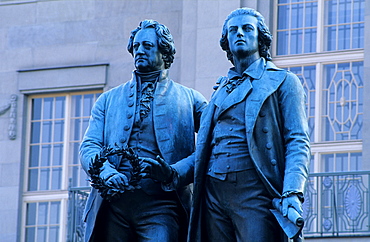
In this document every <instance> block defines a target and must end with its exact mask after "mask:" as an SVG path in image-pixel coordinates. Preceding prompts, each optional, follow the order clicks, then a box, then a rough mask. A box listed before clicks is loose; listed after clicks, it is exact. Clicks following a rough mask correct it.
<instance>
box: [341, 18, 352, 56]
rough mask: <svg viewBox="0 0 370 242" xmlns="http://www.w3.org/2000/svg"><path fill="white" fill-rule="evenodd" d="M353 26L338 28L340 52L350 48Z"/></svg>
mask: <svg viewBox="0 0 370 242" xmlns="http://www.w3.org/2000/svg"><path fill="white" fill-rule="evenodd" d="M350 38H351V26H350V25H348V24H347V25H340V26H339V28H338V50H345V49H349V48H350Z"/></svg>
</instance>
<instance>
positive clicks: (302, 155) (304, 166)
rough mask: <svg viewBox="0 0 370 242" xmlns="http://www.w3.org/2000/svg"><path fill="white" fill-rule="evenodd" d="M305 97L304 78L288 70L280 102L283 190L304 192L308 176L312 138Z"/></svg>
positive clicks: (280, 93)
mask: <svg viewBox="0 0 370 242" xmlns="http://www.w3.org/2000/svg"><path fill="white" fill-rule="evenodd" d="M305 98H306V96H305V93H304V90H303V87H302V85H301V83H300V80H299V79H298V77H297V76H295V75H294V74H292V73H290V72H288V74H287V77H286V80H285V81H284V82H283V83H282V85H281V87H280V88H279V106H280V111H281V114H282V118H283V129H284V130H283V136H284V137H283V138H284V145H285V172H284V184H283V193H285V192H297V193H303V190H304V186H305V183H306V180H307V177H308V165H309V160H310V141H309V133H308V122H307V117H306V113H305Z"/></svg>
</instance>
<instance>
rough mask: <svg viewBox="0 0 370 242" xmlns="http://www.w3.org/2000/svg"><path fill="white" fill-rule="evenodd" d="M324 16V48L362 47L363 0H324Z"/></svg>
mask: <svg viewBox="0 0 370 242" xmlns="http://www.w3.org/2000/svg"><path fill="white" fill-rule="evenodd" d="M324 16H325V20H324V21H325V23H324V32H325V40H326V41H325V50H327V51H333V50H347V49H356V48H363V47H364V17H365V1H364V0H326V1H325V5H324Z"/></svg>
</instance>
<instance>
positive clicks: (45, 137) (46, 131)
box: [42, 121, 52, 142]
mask: <svg viewBox="0 0 370 242" xmlns="http://www.w3.org/2000/svg"><path fill="white" fill-rule="evenodd" d="M51 128H52V122H51V121H44V122H43V123H42V142H51Z"/></svg>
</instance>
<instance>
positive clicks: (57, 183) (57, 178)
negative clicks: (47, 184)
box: [51, 167, 62, 190]
mask: <svg viewBox="0 0 370 242" xmlns="http://www.w3.org/2000/svg"><path fill="white" fill-rule="evenodd" d="M52 179H53V180H52V183H51V189H52V190H58V189H61V187H62V186H61V185H62V168H61V167H59V168H53V174H52Z"/></svg>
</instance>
